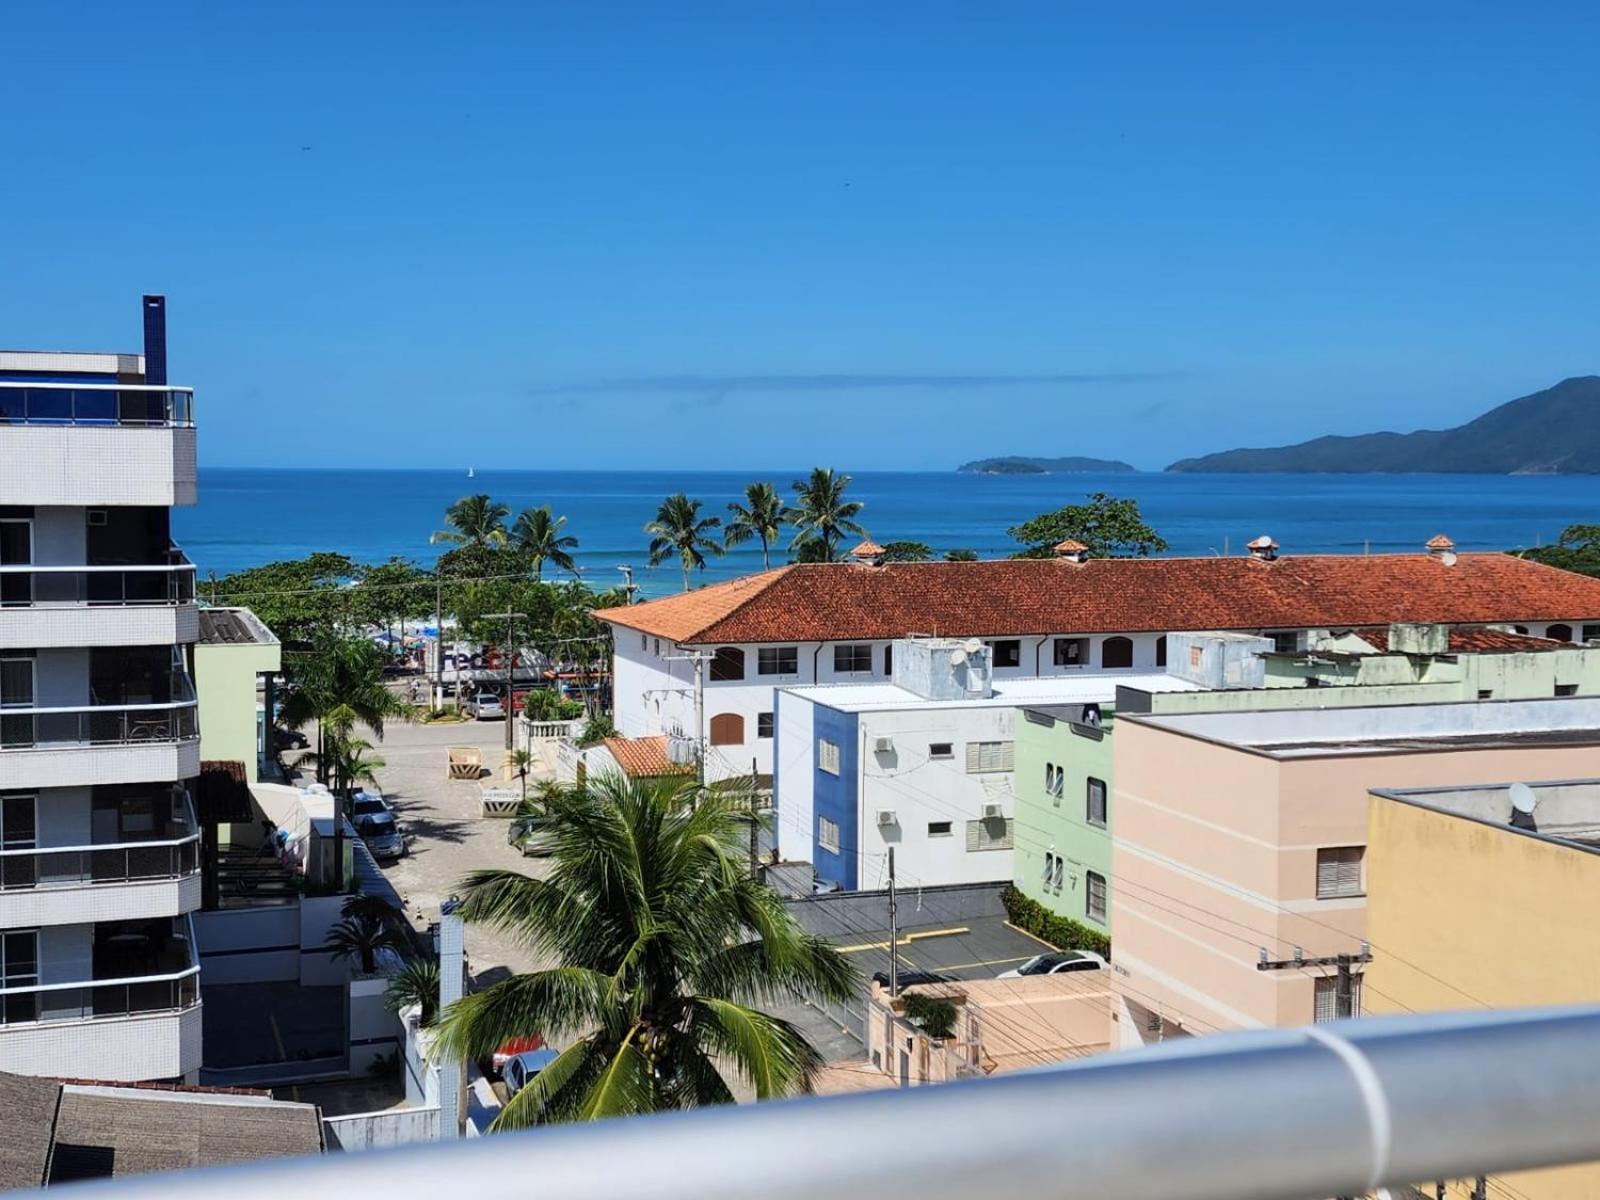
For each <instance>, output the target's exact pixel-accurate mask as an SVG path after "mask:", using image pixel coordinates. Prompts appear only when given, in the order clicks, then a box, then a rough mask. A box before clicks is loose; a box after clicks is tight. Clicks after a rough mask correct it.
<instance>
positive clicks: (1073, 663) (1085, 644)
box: [1050, 638, 1089, 667]
mask: <svg viewBox="0 0 1600 1200" xmlns="http://www.w3.org/2000/svg"><path fill="white" fill-rule="evenodd" d="M1050 655H1051V659H1052V660H1053V661H1054V662H1055V664H1056V666H1058V667H1086V666H1088V665H1089V639H1088V638H1057V639H1056V640H1055V642H1054V643H1053V644H1052V645H1051V648H1050Z"/></svg>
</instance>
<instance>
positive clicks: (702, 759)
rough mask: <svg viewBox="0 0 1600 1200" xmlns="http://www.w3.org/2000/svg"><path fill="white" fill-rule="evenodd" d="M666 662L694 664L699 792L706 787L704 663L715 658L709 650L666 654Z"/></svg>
mask: <svg viewBox="0 0 1600 1200" xmlns="http://www.w3.org/2000/svg"><path fill="white" fill-rule="evenodd" d="M662 657H663V658H665V659H666V661H667V662H692V663H693V664H694V757H695V761H696V762H697V763H698V764H699V768H700V790H701V791H704V790H705V786H706V663H708V662H710V661H711V660H712V659H713V658H715V657H716V655H715V654H713V653H711V652H710V651H709V650H691V651H689V653H687V654H666V655H663V656H662Z"/></svg>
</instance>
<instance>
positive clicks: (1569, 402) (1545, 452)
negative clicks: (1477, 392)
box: [963, 375, 1600, 475]
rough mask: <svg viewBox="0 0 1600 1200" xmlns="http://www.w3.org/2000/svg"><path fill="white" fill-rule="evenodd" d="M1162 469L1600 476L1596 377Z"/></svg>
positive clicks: (1598, 384) (1599, 390)
mask: <svg viewBox="0 0 1600 1200" xmlns="http://www.w3.org/2000/svg"><path fill="white" fill-rule="evenodd" d="M991 461H1000V460H991ZM963 469H965V468H963ZM1167 470H1169V471H1192V472H1219V473H1220V472H1237V473H1240V474H1245V473H1257V472H1271V471H1282V472H1318V471H1320V472H1327V473H1330V474H1404V473H1424V472H1425V473H1429V474H1436V475H1437V474H1450V475H1595V474H1600V375H1579V376H1575V377H1574V378H1572V379H1563V380H1562V381H1561V382H1560V383H1558V384H1556V385H1555V386H1554V387H1552V388H1546V389H1545V390H1544V391H1542V392H1534V393H1533V395H1531V396H1523V397H1521V398H1520V399H1517V400H1512V401H1509V402H1508V403H1506V404H1502V405H1501V406H1500V407H1499V408H1495V409H1491V410H1490V411H1488V412H1486V413H1484V414H1483V416H1481V417H1479V418H1477V419H1476V420H1473V421H1468V422H1467V423H1466V424H1465V425H1458V426H1456V427H1455V428H1454V429H1419V430H1418V431H1416V432H1415V433H1368V434H1363V435H1360V436H1357V437H1320V438H1313V439H1312V440H1311V441H1309V442H1301V443H1299V444H1298V445H1294V446H1279V447H1277V448H1275V449H1256V450H1224V451H1222V452H1221V453H1219V454H1206V455H1203V456H1201V457H1199V458H1185V459H1180V460H1179V461H1178V462H1175V463H1173V464H1172V465H1171V466H1170V467H1168V468H1167Z"/></svg>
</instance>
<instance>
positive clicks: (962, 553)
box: [944, 550, 978, 562]
mask: <svg viewBox="0 0 1600 1200" xmlns="http://www.w3.org/2000/svg"><path fill="white" fill-rule="evenodd" d="M944 560H945V562H977V561H978V552H977V551H976V550H946V551H945V552H944Z"/></svg>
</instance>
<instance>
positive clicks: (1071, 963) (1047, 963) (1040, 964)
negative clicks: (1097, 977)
mask: <svg viewBox="0 0 1600 1200" xmlns="http://www.w3.org/2000/svg"><path fill="white" fill-rule="evenodd" d="M1107 965H1108V964H1107V963H1106V960H1105V959H1103V958H1101V957H1100V955H1098V954H1096V953H1095V952H1094V951H1093V950H1052V951H1050V953H1049V954H1035V955H1034V956H1033V957H1032V958H1030V959H1029V960H1028V961H1027V962H1025V963H1023V964H1022V965H1021V966H1020V967H1017V968H1016V969H1014V970H1011V971H1001V972H1000V974H999V975H998V976H997V977H996V978H999V979H1021V978H1023V977H1024V976H1027V975H1060V974H1062V973H1063V972H1065V971H1103V970H1105V968H1106V966H1107Z"/></svg>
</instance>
